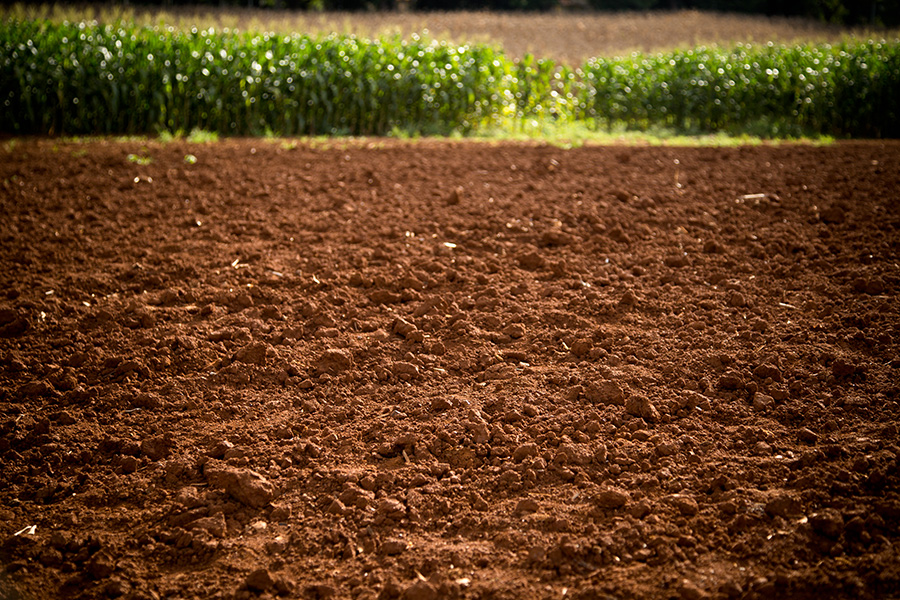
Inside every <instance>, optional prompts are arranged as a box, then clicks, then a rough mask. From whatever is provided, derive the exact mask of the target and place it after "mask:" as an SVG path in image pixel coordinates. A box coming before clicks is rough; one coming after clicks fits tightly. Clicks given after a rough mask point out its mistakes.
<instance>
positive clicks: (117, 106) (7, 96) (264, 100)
mask: <svg viewBox="0 0 900 600" xmlns="http://www.w3.org/2000/svg"><path fill="white" fill-rule="evenodd" d="M507 68H508V61H507V60H506V59H505V58H504V57H503V56H502V55H501V54H500V53H499V52H498V51H496V50H494V49H492V48H488V47H462V48H458V47H456V46H451V45H448V44H445V43H428V42H425V41H423V40H421V39H413V40H410V41H401V40H382V41H379V42H377V43H375V42H367V41H363V40H360V39H357V38H355V37H353V36H330V37H327V38H324V39H314V38H310V37H308V36H303V35H289V36H282V35H274V34H258V35H257V34H236V33H230V32H223V33H217V32H214V31H212V30H203V31H197V30H193V31H189V32H180V31H176V30H174V29H168V28H134V27H128V26H125V25H117V26H111V25H107V26H100V25H97V24H86V23H78V24H62V25H54V24H51V23H49V22H32V21H25V22H7V23H4V24H2V25H0V95H2V98H0V105H2V113H0V130H2V131H7V132H13V133H48V132H49V133H67V134H83V133H128V134H132V133H154V132H161V131H179V130H182V131H188V130H191V129H193V128H201V129H206V130H210V131H216V132H220V133H223V134H229V135H260V134H264V133H266V132H277V133H279V134H282V135H298V134H304V135H321V134H347V133H352V134H384V133H387V132H389V131H391V130H392V129H397V128H399V129H410V128H412V129H416V130H419V131H435V132H447V131H451V130H459V131H468V130H470V129H471V128H472V126H473V125H474V124H475V123H477V122H479V121H480V120H482V119H483V118H484V117H485V116H486V115H488V114H491V113H493V112H495V110H496V108H495V106H494V104H495V103H497V102H499V100H500V95H498V94H497V93H496V90H497V89H498V88H499V87H500V80H502V79H503V77H504V73H505V70H506V69H507Z"/></svg>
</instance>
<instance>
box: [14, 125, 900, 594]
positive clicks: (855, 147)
mask: <svg viewBox="0 0 900 600" xmlns="http://www.w3.org/2000/svg"><path fill="white" fill-rule="evenodd" d="M0 152H4V154H3V158H2V161H0V214H2V221H0V236H2V246H0V248H2V253H0V277H2V279H0V282H2V300H0V336H2V337H0V360H2V362H0V410H2V415H0V461H2V462H0V465H2V466H0V481H2V482H3V483H2V485H0V563H2V566H3V568H4V571H3V572H2V575H0V597H3V598H28V599H31V598H34V599H42V598H103V597H110V598H113V597H122V598H133V599H135V600H137V599H155V598H223V599H224V598H253V597H258V596H259V597H269V598H271V597H288V598H369V599H374V598H381V599H391V598H404V599H407V600H427V599H436V598H451V599H452V598H460V599H461V598H509V599H512V598H548V599H549V598H557V599H559V598H580V599H590V598H622V597H627V598H632V597H640V598H650V599H657V598H658V599H662V598H672V597H675V598H686V599H698V598H707V597H709V598H777V597H792V598H828V597H854V598H884V597H891V596H893V597H898V589H900V546H898V544H900V532H898V525H900V473H898V457H900V447H898V421H900V412H898V375H900V355H898V346H900V302H898V299H897V294H898V291H900V143H898V142H859V143H839V144H836V145H833V146H829V147H810V146H791V145H786V146H777V147H753V148H751V147H748V148H726V149H721V148H719V149H699V148H671V147H670V148H625V147H599V148H581V149H574V150H564V149H560V148H556V147H549V146H533V145H532V146H525V145H515V144H496V145H493V144H483V143H482V144H479V143H421V144H405V143H400V142H384V143H381V142H378V143H374V144H369V145H368V146H367V143H366V142H361V143H351V144H348V145H345V146H340V145H333V146H330V147H319V148H316V147H311V146H309V145H305V144H302V143H301V144H300V145H299V146H296V147H292V146H287V145H285V144H283V143H277V142H266V141H261V140H254V141H249V140H233V141H225V142H221V143H217V144H212V145H190V144H187V143H182V142H173V143H168V144H157V143H146V144H142V143H141V142H111V141H97V142H82V143H66V142H61V141H53V140H40V141H19V142H17V143H15V144H7V145H6V150H5V151H0ZM129 154H135V155H138V156H147V157H149V158H151V159H152V162H150V164H143V165H142V164H138V162H136V161H135V160H134V159H132V160H129V159H128V158H127V157H128V155H129ZM187 154H192V155H195V156H196V157H197V159H198V160H197V162H196V164H188V163H187V162H186V161H185V160H184V159H185V155H187ZM142 162H143V161H142Z"/></svg>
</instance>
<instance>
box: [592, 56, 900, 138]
mask: <svg viewBox="0 0 900 600" xmlns="http://www.w3.org/2000/svg"><path fill="white" fill-rule="evenodd" d="M583 75H584V85H583V88H582V93H581V95H580V99H581V108H582V110H583V111H584V112H583V113H582V117H583V118H584V117H586V118H592V119H597V120H598V121H600V122H603V123H606V124H614V123H616V122H619V121H625V122H627V123H630V124H632V126H634V127H637V128H651V127H662V128H671V129H675V130H678V131H697V132H707V131H728V132H732V133H751V134H756V135H766V136H770V135H774V136H785V135H788V136H797V135H809V134H825V135H835V136H852V137H898V136H900V42H897V41H894V42H891V43H887V42H875V41H868V42H853V43H844V44H840V45H837V46H829V45H818V46H813V45H806V46H794V47H785V46H777V45H773V44H769V45H763V46H758V47H751V46H740V45H739V46H738V47H736V48H735V49H733V50H717V49H707V48H698V49H694V50H688V51H684V52H674V53H667V54H660V55H655V56H642V55H635V56H633V57H631V58H630V59H626V60H621V59H617V60H605V59H600V58H597V59H592V60H590V61H588V63H587V64H586V65H585V66H584V68H583Z"/></svg>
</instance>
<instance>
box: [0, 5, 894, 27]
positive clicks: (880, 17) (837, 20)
mask: <svg viewBox="0 0 900 600" xmlns="http://www.w3.org/2000/svg"><path fill="white" fill-rule="evenodd" d="M17 1H21V0H0V4H6V5H9V4H15V3H16V2H17ZM59 3H61V4H67V3H72V4H83V2H65V1H63V2H59ZM97 4H109V5H132V6H161V7H174V6H207V7H222V8H225V7H231V8H237V7H251V8H280V9H294V10H341V11H363V10H396V9H398V8H409V9H415V10H425V11H432V10H446V11H452V10H494V11H515V10H529V11H546V10H556V9H575V10H588V9H594V10H602V11H622V10H674V9H696V10H709V11H721V12H737V13H748V14H765V15H770V16H797V17H807V18H812V19H817V20H819V21H823V22H826V23H832V24H835V25H884V26H896V25H900V0H107V2H102V3H97Z"/></svg>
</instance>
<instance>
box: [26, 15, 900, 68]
mask: <svg viewBox="0 0 900 600" xmlns="http://www.w3.org/2000/svg"><path fill="white" fill-rule="evenodd" d="M30 14H32V15H37V14H42V15H50V16H54V18H60V19H61V18H67V19H69V20H76V19H91V18H97V19H100V20H105V21H110V20H114V19H115V18H118V17H121V16H126V17H128V18H133V19H136V20H137V21H138V22H139V23H145V24H150V25H156V24H159V23H160V22H165V23H167V24H175V25H178V26H180V27H192V26H197V27H210V26H214V27H216V28H220V29H221V28H224V27H231V28H235V27H237V28H240V29H242V30H260V31H278V32H300V33H310V34H328V33H333V32H337V33H353V34H357V35H361V36H366V37H377V36H383V35H401V36H404V37H408V36H409V35H412V34H414V33H415V34H423V33H424V32H427V35H430V36H432V37H435V38H437V39H442V40H448V41H452V42H454V43H460V44H462V43H473V42H479V43H489V44H497V45H500V46H502V47H503V48H504V49H505V50H506V52H507V53H509V55H510V56H512V57H515V58H519V57H521V56H522V55H524V54H526V53H531V54H534V55H535V56H537V57H541V58H550V59H553V60H555V61H558V62H561V63H563V64H568V65H570V66H577V65H580V64H581V63H583V62H584V60H585V59H587V58H590V57H593V56H605V57H612V56H621V55H627V54H629V53H631V52H634V51H640V52H660V51H665V50H673V49H683V48H690V47H694V46H699V45H714V44H717V45H722V46H733V45H735V44H737V43H738V42H741V43H751V42H752V43H758V44H761V43H766V42H769V41H772V42H776V43H785V44H790V43H807V42H837V41H840V40H841V39H844V38H846V37H847V36H855V37H863V38H868V37H875V38H882V37H886V38H892V37H897V35H898V32H897V31H896V30H893V31H884V30H864V29H852V30H851V29H846V28H841V27H834V26H829V25H824V24H822V23H818V22H815V21H809V20H804V19H788V18H767V17H764V16H744V15H734V14H723V13H704V12H697V11H673V12H630V13H609V14H603V13H575V14H566V13H553V14H527V13H488V12H454V13H423V14H419V13H388V12H385V13H322V14H314V13H313V14H307V13H296V12H288V11H260V10H226V11H206V10H201V11H197V10H185V9H182V10H175V11H170V12H159V11H144V12H132V11H126V12H124V13H123V12H121V11H119V10H116V11H110V10H108V9H106V10H104V9H102V8H90V7H88V8H80V9H76V10H73V9H65V8H60V9H53V10H51V9H46V8H45V9H40V8H38V9H34V10H33V11H32V12H31V13H30Z"/></svg>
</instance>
